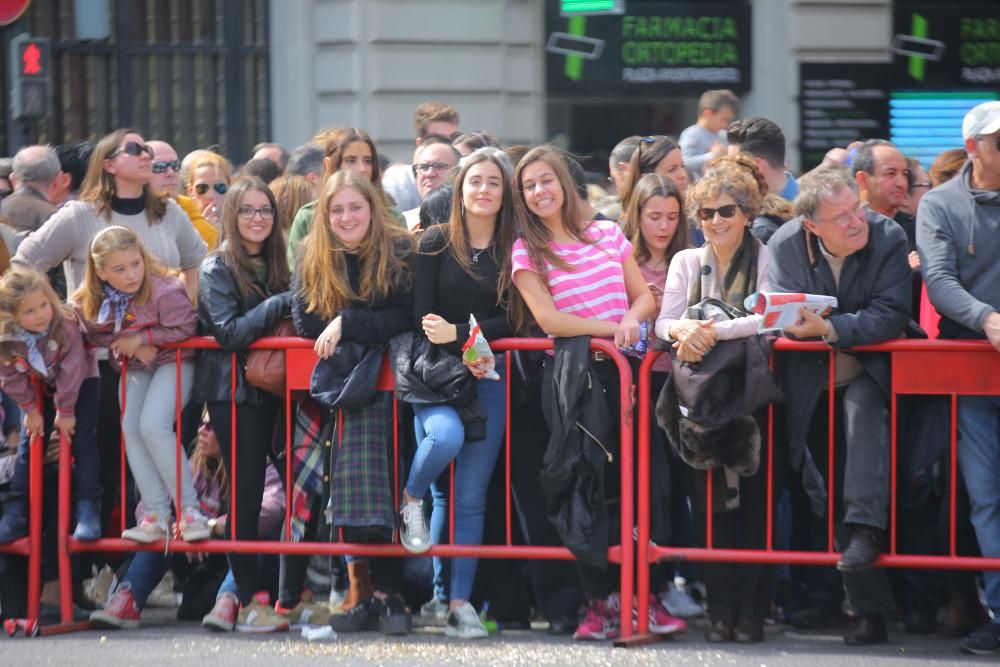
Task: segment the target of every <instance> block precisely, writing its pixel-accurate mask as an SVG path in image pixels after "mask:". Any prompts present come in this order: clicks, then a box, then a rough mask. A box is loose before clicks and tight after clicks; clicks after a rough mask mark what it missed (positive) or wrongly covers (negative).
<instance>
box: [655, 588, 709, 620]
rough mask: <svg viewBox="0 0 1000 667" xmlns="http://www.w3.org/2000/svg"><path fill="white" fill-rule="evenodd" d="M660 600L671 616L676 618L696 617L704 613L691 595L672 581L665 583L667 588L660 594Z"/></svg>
mask: <svg viewBox="0 0 1000 667" xmlns="http://www.w3.org/2000/svg"><path fill="white" fill-rule="evenodd" d="M660 602H661V603H662V604H663V606H664V607H666V608H667V612H669V613H670V615H671V616H676V617H677V618H698V617H699V616H704V614H705V610H704V608H702V606H701V605H700V604H698V603H697V602H695V599H694V598H693V597H691V596H690V595H688V594H687V593H685V592H684V591H682V590H681V589H679V588H678V587H677V586H676V585H674V584H673V583H670V584H667V590H666V591H665V592H664V593H663V595H661V596H660Z"/></svg>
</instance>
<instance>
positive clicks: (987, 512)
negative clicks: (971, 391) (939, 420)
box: [958, 396, 1000, 616]
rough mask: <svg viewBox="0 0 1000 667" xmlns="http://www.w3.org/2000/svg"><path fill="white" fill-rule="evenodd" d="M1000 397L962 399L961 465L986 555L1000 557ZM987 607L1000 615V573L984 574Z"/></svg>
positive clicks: (981, 545)
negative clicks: (999, 430) (999, 428)
mask: <svg viewBox="0 0 1000 667" xmlns="http://www.w3.org/2000/svg"><path fill="white" fill-rule="evenodd" d="M998 427H1000V396H959V397H958V433H959V436H960V440H959V445H958V465H959V466H960V467H961V470H962V476H963V477H965V486H966V487H967V488H968V490H969V504H970V505H971V508H972V512H971V515H972V525H973V527H974V528H975V529H976V538H977V539H978V540H979V549H980V551H982V552H983V556H987V557H990V558H996V557H997V556H1000V483H998V480H1000V436H998ZM983 579H984V581H985V583H986V604H988V605H989V607H990V610H991V611H992V612H993V614H994V616H996V615H997V614H1000V572H997V571H992V570H988V571H986V572H984V573H983Z"/></svg>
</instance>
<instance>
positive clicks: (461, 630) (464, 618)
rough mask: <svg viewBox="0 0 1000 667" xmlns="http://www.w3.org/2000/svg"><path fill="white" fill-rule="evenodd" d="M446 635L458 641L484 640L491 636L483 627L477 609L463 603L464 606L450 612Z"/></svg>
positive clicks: (446, 624) (445, 629) (445, 627)
mask: <svg viewBox="0 0 1000 667" xmlns="http://www.w3.org/2000/svg"><path fill="white" fill-rule="evenodd" d="M444 634H445V635H447V636H449V637H457V638H458V639H484V638H486V637H489V636H490V631H489V630H487V629H486V626H485V625H483V622H482V620H480V618H479V614H477V613H476V608H475V607H473V606H472V605H471V604H469V603H468V602H463V603H462V606H460V607H458V608H456V609H452V610H451V611H449V612H448V620H447V622H446V623H445V626H444Z"/></svg>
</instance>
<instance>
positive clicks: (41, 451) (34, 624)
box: [0, 381, 69, 637]
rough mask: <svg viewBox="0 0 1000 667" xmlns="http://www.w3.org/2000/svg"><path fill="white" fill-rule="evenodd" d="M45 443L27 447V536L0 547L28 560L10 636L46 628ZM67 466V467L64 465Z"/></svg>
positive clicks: (38, 396)
mask: <svg viewBox="0 0 1000 667" xmlns="http://www.w3.org/2000/svg"><path fill="white" fill-rule="evenodd" d="M34 384H35V404H36V405H38V406H39V409H40V410H42V409H44V404H43V403H42V390H41V386H40V385H39V383H38V382H37V381H35V383H34ZM68 446H69V444H68V443H67V442H66V441H65V439H64V438H61V437H60V441H59V449H60V461H59V465H60V474H61V473H62V468H61V466H62V465H63V462H62V452H63V450H65V449H66V448H67V447H68ZM45 449H46V443H45V442H44V440H43V438H42V437H41V436H35V437H33V438H32V439H31V441H30V443H29V445H28V536H27V537H25V538H22V539H20V540H15V541H14V542H11V543H10V544H2V545H0V553H3V554H10V555H14V556H25V557H27V559H28V587H27V591H26V598H27V599H26V603H27V616H26V617H25V618H23V619H7V620H6V621H5V622H4V630H6V632H7V634H8V635H10V636H11V637H13V636H14V634H16V632H17V631H18V630H22V631H23V632H24V634H25V635H27V636H32V637H33V636H36V635H38V634H39V631H41V633H42V634H48V632H47V630H48V629H49V628H48V626H46V627H41V628H40V626H39V624H38V618H39V612H40V607H41V596H42V498H43V495H44V492H43V488H42V487H43V471H44V465H45ZM67 465H68V464H67Z"/></svg>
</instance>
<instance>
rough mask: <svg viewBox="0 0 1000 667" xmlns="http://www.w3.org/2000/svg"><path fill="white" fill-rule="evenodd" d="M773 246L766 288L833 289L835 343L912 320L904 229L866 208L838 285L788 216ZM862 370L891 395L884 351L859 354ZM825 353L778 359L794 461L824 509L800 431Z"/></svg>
mask: <svg viewBox="0 0 1000 667" xmlns="http://www.w3.org/2000/svg"><path fill="white" fill-rule="evenodd" d="M767 249H768V251H769V252H770V253H771V262H770V265H769V266H770V269H769V270H770V278H771V289H772V290H774V291H775V292H807V293H809V294H826V295H829V296H835V297H837V309H836V310H835V311H834V313H833V314H832V315H830V318H829V319H830V323H831V324H833V327H834V328H835V329H836V331H837V342H836V343H835V344H834V347H835V348H837V349H845V348H851V347H855V346H859V345H872V344H875V343H882V342H885V341H887V340H892V339H893V338H899V337H900V336H902V335H903V332H904V331H905V330H906V329H907V325H908V324H909V321H910V278H911V275H910V274H911V272H910V267H909V264H908V263H907V261H906V254H907V240H906V234H905V233H904V232H903V229H902V228H901V227H900V226H899V225H898V224H896V223H895V222H894V221H892V220H890V219H889V218H886V217H885V216H883V215H880V214H878V213H875V212H874V211H870V212H869V215H868V243H867V245H865V247H864V248H862V249H861V250H858V251H857V252H855V253H853V254H851V255H849V256H848V257H847V259H846V260H845V261H844V267H843V269H842V271H841V275H840V284H839V287H838V285H837V283H836V282H835V281H834V279H833V273H832V272H831V270H830V265H829V263H827V261H826V260H825V259H824V258H823V255H822V254H821V251H820V248H819V244H818V239H817V238H816V237H815V236H813V234H811V233H810V232H809V231H808V230H806V228H805V227H804V226H803V225H802V220H801V218H794V219H792V220H789V221H788V222H786V223H785V224H784V225H782V226H781V228H780V229H778V231H777V232H775V234H774V236H773V237H772V238H771V241H770V243H769V244H768V246H767ZM857 357H858V360H859V361H860V362H861V363H862V365H864V367H865V371H866V372H867V373H868V375H870V376H871V377H872V379H873V380H875V381H876V382H877V383H878V385H879V387H881V388H882V390H883V391H884V392H885V395H886V398H887V399H888V395H889V357H888V355H887V354H881V353H877V352H865V353H858V354H857ZM829 359H830V356H829V354H827V353H825V352H791V353H788V354H783V355H781V358H780V359H779V361H778V363H777V367H778V369H779V373H780V378H781V383H782V387H781V388H782V390H783V391H784V393H785V400H786V403H787V422H786V427H787V435H788V447H789V456H790V458H791V460H790V462H791V464H792V468H793V469H795V470H797V471H800V473H801V475H802V482H803V487H804V488H805V490H806V493H807V494H808V495H809V498H810V500H811V504H812V508H813V511H814V513H815V514H816V515H817V516H825V514H826V486H825V483H824V482H823V479H822V477H821V476H820V474H819V471H818V469H817V467H816V465H815V463H814V461H813V460H812V457H811V455H810V453H809V449H808V447H807V446H806V437H807V434H808V432H809V424H810V422H811V421H812V417H813V412H814V410H815V409H816V404H817V401H818V400H819V397H820V394H821V393H822V392H823V391H824V390H825V389H826V388H827V384H828V381H829Z"/></svg>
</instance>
